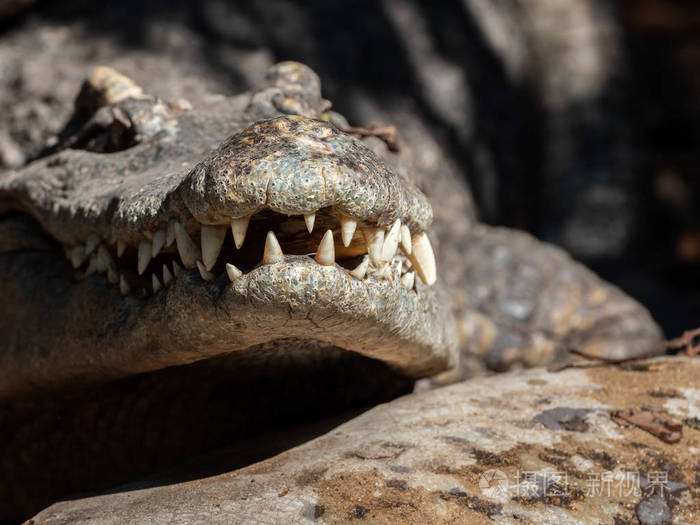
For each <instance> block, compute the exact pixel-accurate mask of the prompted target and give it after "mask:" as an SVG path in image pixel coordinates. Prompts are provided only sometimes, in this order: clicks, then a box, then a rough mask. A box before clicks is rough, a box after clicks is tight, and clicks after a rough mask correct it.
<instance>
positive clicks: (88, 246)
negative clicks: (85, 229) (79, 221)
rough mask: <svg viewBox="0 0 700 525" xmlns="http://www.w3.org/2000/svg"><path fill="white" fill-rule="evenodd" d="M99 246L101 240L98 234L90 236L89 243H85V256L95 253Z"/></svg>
mask: <svg viewBox="0 0 700 525" xmlns="http://www.w3.org/2000/svg"><path fill="white" fill-rule="evenodd" d="M98 244H100V238H99V237H98V235H97V234H96V233H91V234H90V235H89V236H88V240H87V242H86V243H85V255H90V254H91V253H92V252H94V251H95V248H97V245H98Z"/></svg>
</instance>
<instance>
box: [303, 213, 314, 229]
mask: <svg viewBox="0 0 700 525" xmlns="http://www.w3.org/2000/svg"><path fill="white" fill-rule="evenodd" d="M304 222H305V223H306V229H307V230H309V233H311V232H312V231H314V223H315V222H316V214H315V213H306V214H304Z"/></svg>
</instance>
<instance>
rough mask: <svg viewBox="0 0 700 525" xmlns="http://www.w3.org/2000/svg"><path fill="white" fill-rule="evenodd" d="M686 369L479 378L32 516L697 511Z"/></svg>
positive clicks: (651, 519) (654, 519) (670, 363)
mask: <svg viewBox="0 0 700 525" xmlns="http://www.w3.org/2000/svg"><path fill="white" fill-rule="evenodd" d="M699 377H700V360H698V359H694V358H680V357H677V358H663V359H655V360H649V361H644V362H638V363H634V364H630V365H627V366H620V367H613V366H590V367H586V368H576V369H569V370H564V371H561V372H558V373H552V372H547V371H545V370H543V369H535V370H530V371H526V372H520V373H509V374H505V375H500V376H494V377H489V378H479V379H475V380H471V381H467V382H464V383H460V384H456V385H453V386H449V387H445V388H441V389H438V390H434V391H430V392H425V393H422V394H414V395H411V396H406V397H403V398H400V399H397V400H396V401H393V402H391V403H388V404H385V405H380V406H377V407H375V408H374V409H372V410H370V411H368V412H366V413H365V414H363V415H361V416H360V417H358V418H356V419H354V420H352V421H350V422H348V423H345V424H344V425H341V426H339V427H337V428H336V429H334V430H332V431H331V432H329V433H328V434H326V435H324V436H322V437H319V438H317V439H315V440H313V441H310V442H308V443H306V444H304V445H301V446H299V447H296V448H294V449H291V450H288V451H287V452H284V453H282V454H280V455H278V456H276V457H273V458H270V459H268V460H265V461H262V462H260V463H257V464H254V465H251V466H249V467H246V468H243V469H240V470H237V471H234V472H230V473H227V474H223V475H219V476H215V477H211V478H206V479H201V480H196V481H191V482H187V483H181V484H175V485H167V484H163V485H161V486H153V487H151V488H146V489H143V490H131V491H122V492H116V493H113V494H107V495H101V496H95V497H91V498H85V499H77V500H72V501H65V502H61V503H57V504H55V505H53V506H51V507H50V508H48V509H46V510H45V511H43V512H42V513H40V514H39V515H38V516H36V517H35V518H34V520H33V521H32V523H34V524H58V523H87V524H101V523H146V522H148V523H312V522H316V523H347V522H352V523H387V524H389V523H391V524H395V523H493V522H495V523H567V524H574V523H581V524H583V523H613V522H615V523H637V522H640V523H643V524H652V523H665V522H668V520H674V521H673V522H674V523H697V522H698V520H699V519H700V511H698V508H700V507H699V505H700V483H699V479H700V478H699V477H698V476H699V474H698V473H700V430H699V429H698V427H699V425H698V419H697V418H698V417H699V416H700V382H699V381H698V378H699ZM621 409H642V410H650V411H653V412H655V413H658V414H661V415H662V416H663V419H664V420H671V421H675V422H677V423H680V424H681V425H682V427H681V438H680V440H679V441H678V442H676V443H674V444H669V443H666V442H664V441H662V440H661V439H659V438H658V437H656V436H655V435H654V434H653V433H651V432H649V431H647V430H644V429H641V428H638V427H635V426H621V425H620V424H619V423H617V422H616V421H615V420H613V419H612V417H611V412H612V411H614V410H621ZM650 430H653V429H650ZM115 517H118V519H117V521H115Z"/></svg>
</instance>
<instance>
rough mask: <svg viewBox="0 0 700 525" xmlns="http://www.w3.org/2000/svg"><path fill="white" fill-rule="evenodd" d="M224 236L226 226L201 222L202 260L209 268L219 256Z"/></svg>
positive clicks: (208, 268) (209, 268)
mask: <svg viewBox="0 0 700 525" xmlns="http://www.w3.org/2000/svg"><path fill="white" fill-rule="evenodd" d="M224 237H226V226H220V225H218V224H217V225H211V226H210V225H208V224H202V262H203V263H204V267H205V268H206V269H207V270H211V269H212V268H213V267H214V265H215V264H216V260H217V259H218V258H219V253H220V252H221V247H222V246H223V244H224Z"/></svg>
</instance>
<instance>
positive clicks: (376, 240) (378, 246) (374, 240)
mask: <svg viewBox="0 0 700 525" xmlns="http://www.w3.org/2000/svg"><path fill="white" fill-rule="evenodd" d="M362 234H363V235H364V236H365V244H366V245H367V253H368V254H369V258H370V260H371V261H372V263H373V264H375V265H377V266H378V265H379V263H380V261H381V258H382V248H383V246H384V230H382V229H381V228H365V229H363V230H362Z"/></svg>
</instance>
